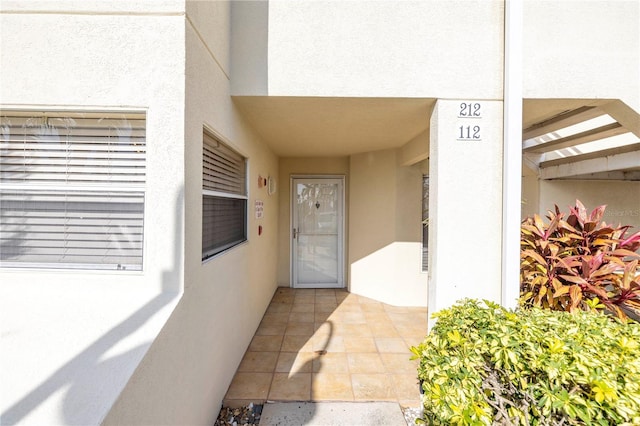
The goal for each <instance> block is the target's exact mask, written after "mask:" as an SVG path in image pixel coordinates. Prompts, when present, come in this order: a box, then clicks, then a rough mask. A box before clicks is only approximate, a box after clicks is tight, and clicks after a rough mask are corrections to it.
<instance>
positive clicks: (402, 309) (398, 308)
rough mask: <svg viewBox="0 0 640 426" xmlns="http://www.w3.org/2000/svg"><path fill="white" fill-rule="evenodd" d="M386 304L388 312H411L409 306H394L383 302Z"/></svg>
mask: <svg viewBox="0 0 640 426" xmlns="http://www.w3.org/2000/svg"><path fill="white" fill-rule="evenodd" d="M383 306H384V310H385V311H387V312H394V313H401V314H406V313H409V312H410V308H408V307H407V306H393V305H387V304H386V303H383Z"/></svg>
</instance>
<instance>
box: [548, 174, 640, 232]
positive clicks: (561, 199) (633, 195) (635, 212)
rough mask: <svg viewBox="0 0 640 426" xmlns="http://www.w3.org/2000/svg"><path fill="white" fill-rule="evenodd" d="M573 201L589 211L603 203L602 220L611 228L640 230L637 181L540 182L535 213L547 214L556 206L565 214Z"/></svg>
mask: <svg viewBox="0 0 640 426" xmlns="http://www.w3.org/2000/svg"><path fill="white" fill-rule="evenodd" d="M576 199H577V200H580V201H581V202H582V204H584V206H585V207H586V208H587V209H588V210H589V212H591V210H593V209H595V208H596V207H598V206H600V205H602V204H605V205H606V206H607V209H606V210H605V215H604V217H603V219H602V220H603V221H605V222H607V223H610V224H612V225H618V224H622V225H631V226H633V229H632V230H631V232H632V233H634V232H638V231H640V182H632V181H627V182H625V181H594V180H571V181H567V180H551V181H545V180H541V181H540V208H539V210H538V214H539V215H544V214H546V212H547V210H553V208H554V207H553V206H554V205H556V204H557V205H558V207H559V208H560V211H562V212H565V214H568V213H569V206H572V207H573V206H574V205H575V202H576Z"/></svg>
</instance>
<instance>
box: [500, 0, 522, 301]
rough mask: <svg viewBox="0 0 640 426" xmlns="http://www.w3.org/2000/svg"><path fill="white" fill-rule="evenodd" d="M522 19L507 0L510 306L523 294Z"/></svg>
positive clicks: (505, 201)
mask: <svg viewBox="0 0 640 426" xmlns="http://www.w3.org/2000/svg"><path fill="white" fill-rule="evenodd" d="M522 22H523V19H522V1H521V0H506V1H505V12H504V26H505V29H504V30H505V31H504V34H505V35H504V104H503V108H504V110H503V111H504V117H503V120H504V132H503V146H504V149H503V157H502V305H503V306H505V307H508V308H513V307H515V306H516V304H517V299H518V297H519V294H520V222H521V208H522V207H521V198H522V25H523V24H522Z"/></svg>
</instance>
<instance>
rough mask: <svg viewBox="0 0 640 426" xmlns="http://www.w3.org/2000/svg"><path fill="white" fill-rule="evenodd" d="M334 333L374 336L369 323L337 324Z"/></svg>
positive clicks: (348, 335) (351, 335) (350, 335)
mask: <svg viewBox="0 0 640 426" xmlns="http://www.w3.org/2000/svg"><path fill="white" fill-rule="evenodd" d="M334 329H335V331H334V333H335V334H337V335H340V336H347V337H372V336H373V334H372V333H371V329H370V328H369V326H368V324H340V323H338V324H336V325H335V326H334Z"/></svg>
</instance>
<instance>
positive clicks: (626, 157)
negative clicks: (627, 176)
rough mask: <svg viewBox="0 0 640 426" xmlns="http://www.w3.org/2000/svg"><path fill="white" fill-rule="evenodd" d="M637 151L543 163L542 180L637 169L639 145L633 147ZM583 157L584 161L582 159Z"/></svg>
mask: <svg viewBox="0 0 640 426" xmlns="http://www.w3.org/2000/svg"><path fill="white" fill-rule="evenodd" d="M632 146H633V147H635V148H636V150H635V151H628V152H620V148H617V150H618V152H619V153H617V154H610V155H603V154H602V153H600V154H601V155H600V156H598V157H596V158H588V157H590V155H589V154H585V156H577V157H578V158H575V159H574V160H575V161H571V162H568V160H569V159H561V160H554V161H549V162H546V163H542V164H541V165H540V178H541V179H562V178H567V177H572V176H580V175H586V174H590V173H602V172H612V171H616V170H628V169H634V168H637V167H638V166H639V165H640V149H638V148H639V147H638V145H632ZM580 157H582V159H580Z"/></svg>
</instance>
